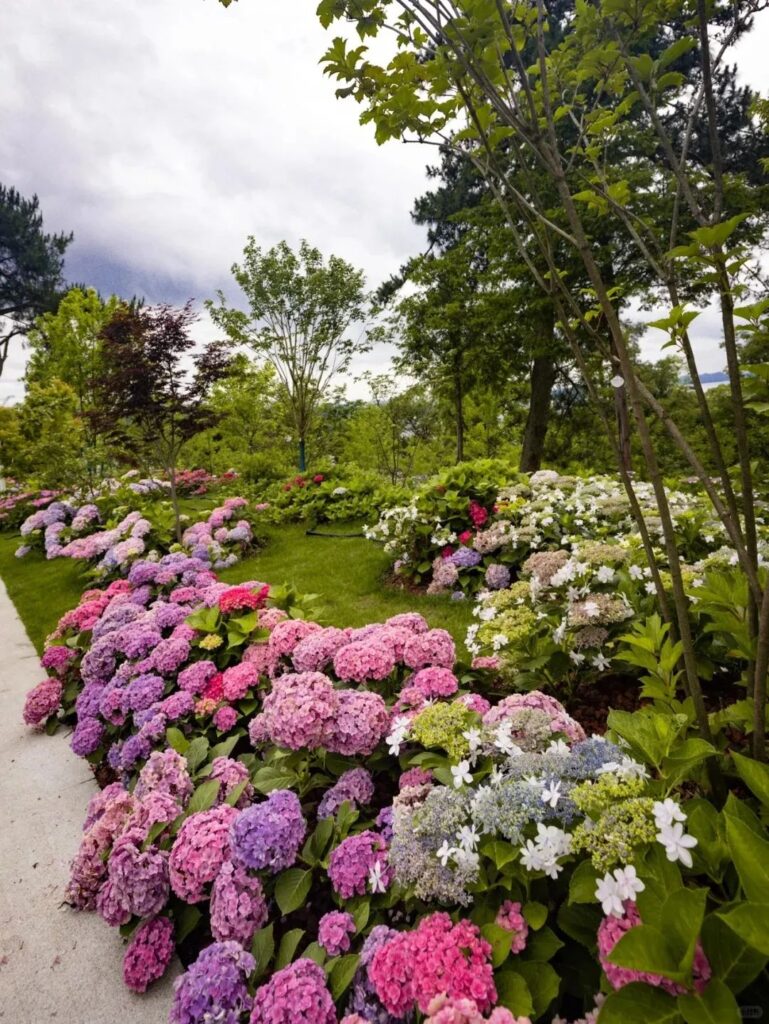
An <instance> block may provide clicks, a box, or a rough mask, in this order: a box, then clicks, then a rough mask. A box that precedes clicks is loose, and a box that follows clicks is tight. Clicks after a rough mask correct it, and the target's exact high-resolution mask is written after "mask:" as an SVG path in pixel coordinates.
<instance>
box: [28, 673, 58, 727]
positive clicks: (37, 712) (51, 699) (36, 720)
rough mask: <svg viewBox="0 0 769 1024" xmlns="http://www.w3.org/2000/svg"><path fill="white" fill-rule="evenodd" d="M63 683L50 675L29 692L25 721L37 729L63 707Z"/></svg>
mask: <svg viewBox="0 0 769 1024" xmlns="http://www.w3.org/2000/svg"><path fill="white" fill-rule="evenodd" d="M61 692H62V684H61V680H60V679H56V678H55V677H54V676H48V678H47V679H44V680H43V681H42V683H38V684H37V686H35V687H33V688H32V689H31V690H30V691H29V693H28V694H27V697H26V700H25V701H24V711H23V716H24V721H25V723H26V724H27V725H32V726H34V727H35V728H36V729H42V728H43V726H44V725H45V723H46V721H47V720H48V719H49V718H50V717H51V715H54V714H56V712H57V711H58V710H59V708H60V707H61Z"/></svg>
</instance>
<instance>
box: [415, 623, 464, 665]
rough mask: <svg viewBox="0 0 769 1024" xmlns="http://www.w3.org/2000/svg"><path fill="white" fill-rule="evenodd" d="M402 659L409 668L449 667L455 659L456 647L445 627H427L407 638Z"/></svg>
mask: <svg viewBox="0 0 769 1024" xmlns="http://www.w3.org/2000/svg"><path fill="white" fill-rule="evenodd" d="M403 660H404V662H405V663H406V664H407V665H408V666H409V668H414V669H418V668H427V667H428V666H430V665H436V666H438V667H439V668H451V667H452V666H453V664H454V662H455V660H456V649H455V647H454V639H453V637H452V636H451V633H448V632H447V631H446V630H445V629H428V630H427V632H426V633H418V634H416V635H415V636H413V637H412V638H411V640H409V642H408V643H407V644H406V648H405V650H404V652H403Z"/></svg>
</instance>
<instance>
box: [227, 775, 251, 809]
mask: <svg viewBox="0 0 769 1024" xmlns="http://www.w3.org/2000/svg"><path fill="white" fill-rule="evenodd" d="M247 785H248V779H244V780H243V781H242V782H239V783H238V784H237V786H236V787H235V788H234V789H232V790H230V792H229V793H228V794H227V796H226V797H225V800H224V802H225V803H226V804H229V805H230V807H234V806H235V805H236V804H237V802H238V800H240V798H241V797H242V796H243V793H244V792H245V789H246V786H247Z"/></svg>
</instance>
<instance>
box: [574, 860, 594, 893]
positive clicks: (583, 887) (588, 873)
mask: <svg viewBox="0 0 769 1024" xmlns="http://www.w3.org/2000/svg"><path fill="white" fill-rule="evenodd" d="M597 885H598V872H597V871H596V869H595V868H594V867H593V865H592V863H591V862H590V861H589V860H583V861H582V863H581V864H579V865H578V866H577V868H576V870H575V872H574V874H573V875H572V876H571V879H570V881H569V903H596V902H597V901H598V897H597V896H596V894H595V889H596V886H597Z"/></svg>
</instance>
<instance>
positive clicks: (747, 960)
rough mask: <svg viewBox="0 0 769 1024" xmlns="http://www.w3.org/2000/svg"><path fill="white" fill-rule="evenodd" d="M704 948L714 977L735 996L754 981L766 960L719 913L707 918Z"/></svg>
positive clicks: (704, 925) (703, 932) (703, 939)
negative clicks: (734, 993)
mask: <svg viewBox="0 0 769 1024" xmlns="http://www.w3.org/2000/svg"><path fill="white" fill-rule="evenodd" d="M702 946H703V948H704V950H705V956H706V957H707V958H708V960H709V962H710V966H711V968H712V970H713V974H714V976H715V977H717V978H720V979H721V980H722V981H723V982H724V983H725V984H726V985H728V986H729V988H730V989H731V991H732V992H736V993H739V992H742V990H743V989H744V988H747V986H748V985H750V983H751V982H752V981H754V980H755V978H756V977H757V976H758V974H759V973H760V972H761V971H762V970H763V968H764V965H765V964H766V961H767V958H766V956H765V955H764V954H763V953H759V952H758V951H757V950H755V949H753V948H752V947H751V946H749V945H747V943H745V942H744V941H743V940H742V939H741V938H740V937H739V935H737V934H736V933H735V932H733V931H732V930H731V928H729V927H728V926H727V924H726V923H725V921H724V920H723V919H722V918H721V917H719V916H718V915H717V914H709V915H708V916H707V917H706V918H705V922H704V924H703V926H702Z"/></svg>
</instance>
